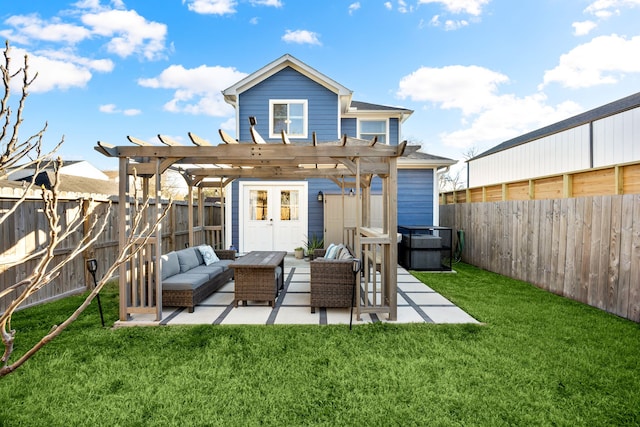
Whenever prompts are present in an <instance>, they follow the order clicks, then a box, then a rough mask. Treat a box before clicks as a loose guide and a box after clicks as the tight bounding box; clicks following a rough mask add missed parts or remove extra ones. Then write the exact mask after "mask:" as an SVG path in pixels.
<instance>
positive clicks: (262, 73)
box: [222, 53, 353, 111]
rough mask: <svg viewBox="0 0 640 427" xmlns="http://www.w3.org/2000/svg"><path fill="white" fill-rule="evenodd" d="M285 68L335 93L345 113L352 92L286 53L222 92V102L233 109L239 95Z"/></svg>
mask: <svg viewBox="0 0 640 427" xmlns="http://www.w3.org/2000/svg"><path fill="white" fill-rule="evenodd" d="M287 67H291V68H293V69H294V70H296V71H297V72H299V73H300V74H302V75H304V76H306V77H308V78H309V79H311V80H313V81H314V82H316V83H318V84H320V85H322V86H324V87H326V88H327V89H329V90H330V91H332V92H334V93H336V94H337V95H338V96H339V98H340V105H341V107H342V110H343V111H346V110H347V109H348V108H349V104H350V103H351V95H352V93H353V91H351V90H350V89H348V88H346V87H344V86H343V85H341V84H340V83H338V82H336V81H335V80H333V79H331V78H329V77H327V76H326V75H324V74H322V73H321V72H319V71H317V70H316V69H314V68H311V67H310V66H308V65H307V64H305V63H304V62H302V61H300V60H299V59H297V58H295V57H293V56H291V55H289V54H288V53H287V54H285V55H282V56H281V57H280V58H278V59H276V60H275V61H273V62H271V63H269V64H267V65H265V66H264V67H262V68H260V69H259V70H258V71H255V72H253V73H251V74H249V75H248V76H246V77H245V78H244V79H242V80H240V81H239V82H237V83H236V84H234V85H233V86H230V87H228V88H227V89H225V90H223V91H222V95H223V96H224V100H225V101H226V102H227V103H229V104H231V105H233V106H234V107H235V106H236V103H237V102H238V95H239V94H241V93H242V92H244V91H246V90H248V89H250V88H252V87H253V86H255V85H257V84H258V83H260V82H262V81H264V80H266V79H268V78H269V77H271V76H272V75H274V74H276V73H277V72H279V71H281V70H283V69H285V68H287Z"/></svg>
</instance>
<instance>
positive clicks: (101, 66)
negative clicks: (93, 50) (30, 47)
mask: <svg viewBox="0 0 640 427" xmlns="http://www.w3.org/2000/svg"><path fill="white" fill-rule="evenodd" d="M35 54H36V55H38V56H44V57H46V58H49V59H51V60H54V61H61V62H70V63H73V64H76V65H78V66H80V67H84V68H87V69H89V70H93V71H98V72H101V73H110V72H111V71H113V69H114V67H115V64H114V63H113V61H112V60H110V59H91V58H85V57H83V56H77V55H76V54H75V53H73V50H72V49H60V50H52V49H45V50H39V51H37V52H36V53H35Z"/></svg>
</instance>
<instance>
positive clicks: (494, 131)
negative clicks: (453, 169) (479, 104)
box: [440, 93, 582, 148]
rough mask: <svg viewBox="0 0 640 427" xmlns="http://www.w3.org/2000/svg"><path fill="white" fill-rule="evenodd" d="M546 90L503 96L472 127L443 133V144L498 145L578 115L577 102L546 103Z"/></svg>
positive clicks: (496, 99)
mask: <svg viewBox="0 0 640 427" xmlns="http://www.w3.org/2000/svg"><path fill="white" fill-rule="evenodd" d="M546 101H547V98H546V96H545V95H544V94H543V93H536V94H534V95H531V96H526V97H524V98H518V97H516V96H514V95H511V94H509V95H502V96H498V97H495V98H493V99H492V100H491V102H490V104H489V105H488V107H487V108H486V109H485V110H483V111H482V112H481V113H480V114H478V115H477V116H476V117H474V118H473V120H472V121H471V123H470V125H469V126H465V127H463V128H462V129H459V130H456V131H453V132H445V133H442V134H440V139H441V141H442V143H443V144H445V145H447V146H450V147H458V148H466V147H471V146H486V145H491V144H496V143H499V142H501V141H505V140H508V139H511V138H514V137H516V136H518V135H522V134H524V133H526V132H529V131H531V130H534V129H538V128H540V127H542V126H546V125H548V124H551V123H554V122H557V121H560V120H563V119H566V118H567V117H570V116H573V115H575V114H578V113H579V112H581V111H582V108H581V107H580V106H579V105H578V104H576V103H574V102H565V103H561V104H559V105H557V106H555V107H554V106H550V105H547V103H546Z"/></svg>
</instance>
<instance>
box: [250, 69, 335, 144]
mask: <svg viewBox="0 0 640 427" xmlns="http://www.w3.org/2000/svg"><path fill="white" fill-rule="evenodd" d="M270 99H306V100H307V101H308V111H307V117H308V129H307V130H308V138H307V139H306V141H311V135H312V132H316V137H317V139H318V140H319V141H331V140H335V139H337V138H338V130H337V128H338V95H337V94H335V93H333V92H331V91H330V90H328V89H327V88H325V87H324V86H322V85H320V84H318V83H316V82H314V81H313V80H311V79H309V78H308V77H306V76H304V75H302V74H300V73H299V72H297V71H295V70H294V69H292V68H290V67H287V68H285V69H283V70H281V71H279V72H278V73H276V74H274V75H273V76H271V77H269V78H268V79H267V80H264V81H262V82H260V83H258V84H257V85H255V86H253V87H252V88H250V89H248V90H247V91H245V92H243V93H241V94H240V95H239V97H238V104H239V113H238V119H239V123H240V135H239V138H240V140H241V141H251V135H250V134H249V117H250V116H254V117H255V118H256V119H257V121H258V124H257V125H256V129H257V131H258V132H259V133H260V135H262V137H263V138H264V139H265V140H269V100H270ZM295 141H305V140H303V139H295Z"/></svg>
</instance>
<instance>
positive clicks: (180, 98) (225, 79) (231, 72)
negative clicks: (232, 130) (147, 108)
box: [138, 65, 246, 117]
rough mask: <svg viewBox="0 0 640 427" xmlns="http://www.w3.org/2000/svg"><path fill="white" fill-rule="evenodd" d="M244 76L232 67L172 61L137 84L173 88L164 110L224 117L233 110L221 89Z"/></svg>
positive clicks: (155, 87) (154, 87)
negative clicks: (192, 65)
mask: <svg viewBox="0 0 640 427" xmlns="http://www.w3.org/2000/svg"><path fill="white" fill-rule="evenodd" d="M245 76H246V74H245V73H241V72H239V71H237V70H236V69H235V68H226V67H219V66H214V67H208V66H205V65H201V66H200V67H198V68H192V69H186V68H184V67H183V66H182V65H172V66H170V67H168V68H166V69H165V70H164V71H162V73H160V75H159V76H158V77H155V78H149V79H139V80H138V84H139V85H140V86H144V87H149V88H153V89H174V90H175V92H174V95H173V99H171V100H170V101H169V102H167V103H166V104H165V105H164V109H165V110H166V111H170V112H174V113H188V114H196V115H200V114H203V115H208V116H219V117H225V116H228V115H229V114H230V113H231V112H232V111H233V110H232V108H231V106H230V105H228V104H227V103H226V102H225V101H224V99H223V97H222V94H221V91H222V90H224V89H226V88H227V87H229V86H230V85H232V84H234V83H235V82H237V81H239V80H241V79H242V78H244V77H245Z"/></svg>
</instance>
